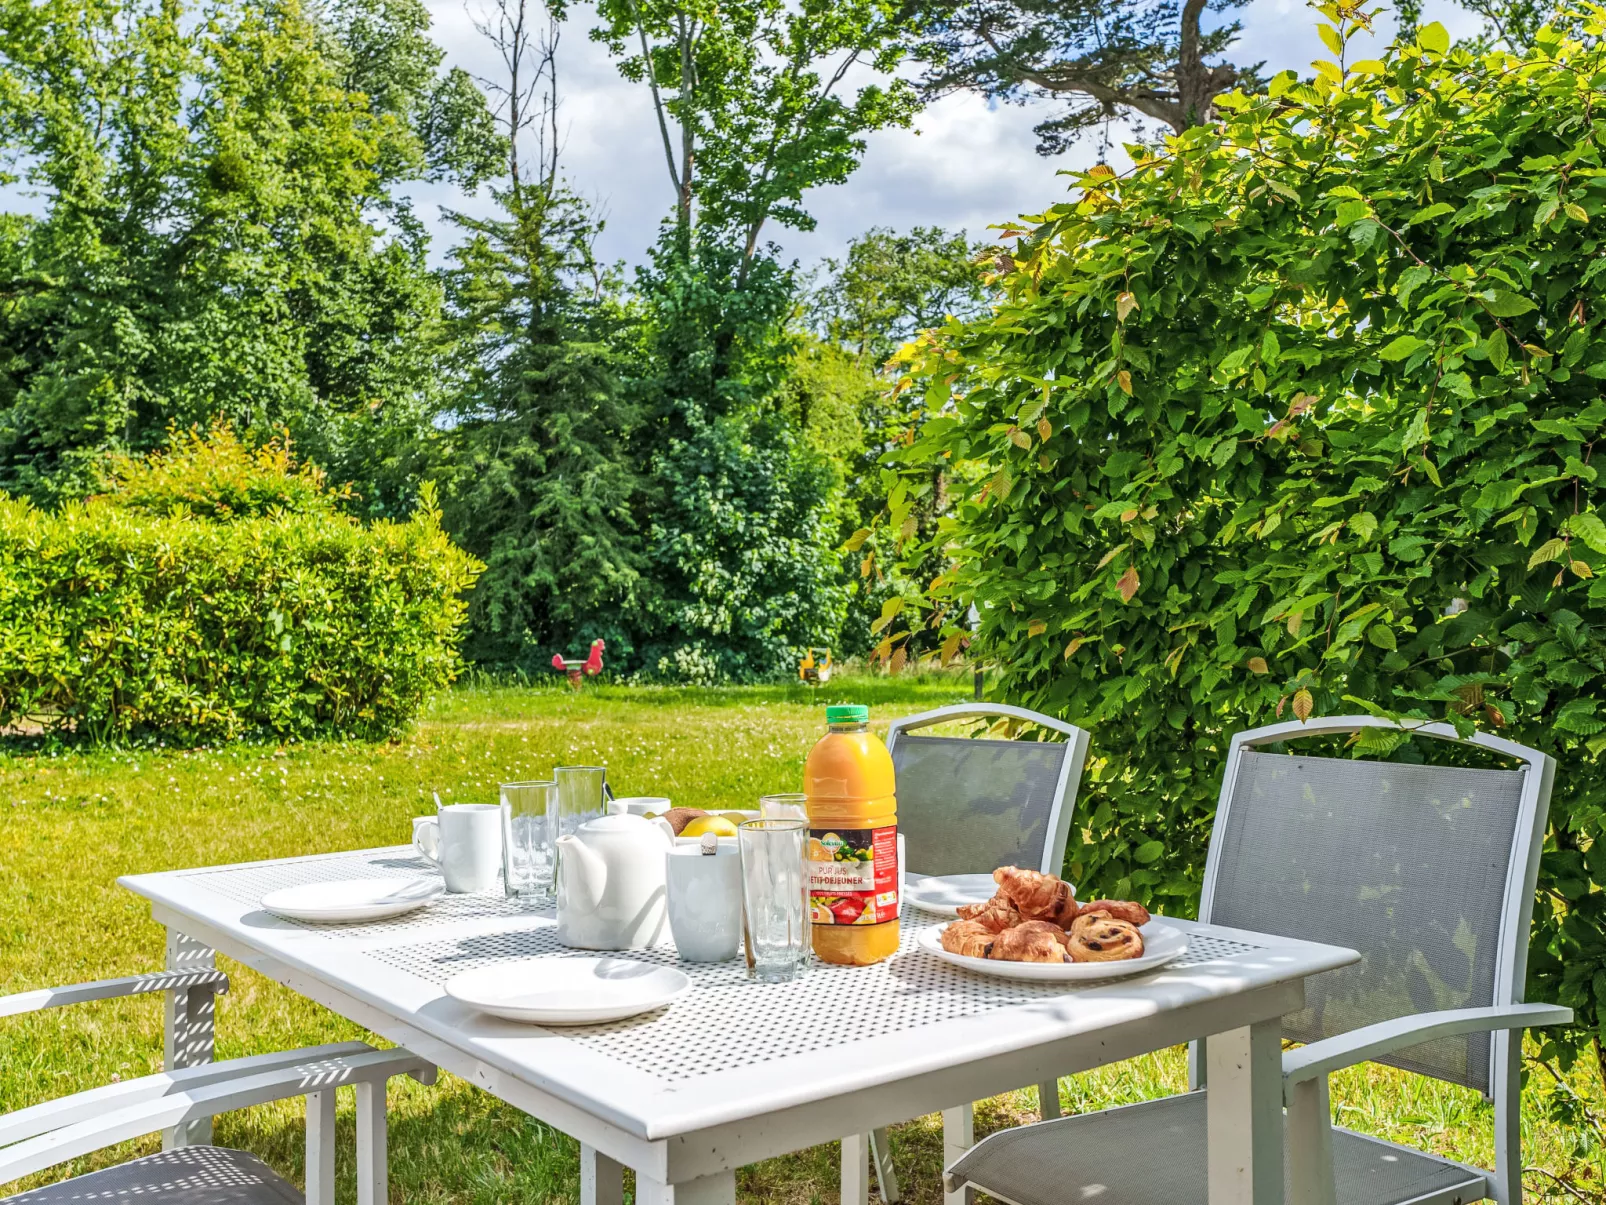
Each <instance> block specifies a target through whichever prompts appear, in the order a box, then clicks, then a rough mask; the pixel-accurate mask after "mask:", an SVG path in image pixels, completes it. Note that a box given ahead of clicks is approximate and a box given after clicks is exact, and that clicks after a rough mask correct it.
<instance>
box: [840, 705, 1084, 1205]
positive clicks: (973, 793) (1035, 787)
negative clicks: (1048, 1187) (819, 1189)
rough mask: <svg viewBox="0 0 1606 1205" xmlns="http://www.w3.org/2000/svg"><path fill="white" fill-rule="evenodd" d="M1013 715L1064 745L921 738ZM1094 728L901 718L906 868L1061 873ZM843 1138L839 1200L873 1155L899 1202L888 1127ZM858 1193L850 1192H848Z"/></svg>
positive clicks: (967, 1127)
mask: <svg viewBox="0 0 1606 1205" xmlns="http://www.w3.org/2000/svg"><path fill="white" fill-rule="evenodd" d="M998 719H1014V720H1020V721H1022V722H1024V723H1030V724H1035V725H1037V726H1038V727H1039V728H1042V729H1046V730H1048V731H1050V732H1057V733H1060V734H1062V735H1063V736H1064V737H1065V739H1064V740H1063V741H1035V740H1033V741H1028V740H992V739H978V738H974V737H969V736H924V735H921V732H922V730H923V729H927V728H933V727H936V726H937V725H939V724H949V723H954V722H958V721H964V720H998ZM1087 745H1088V734H1087V733H1086V732H1085V731H1083V730H1082V729H1081V728H1078V727H1076V726H1075V725H1074V724H1066V723H1064V722H1062V721H1060V720H1056V719H1054V718H1053V717H1052V716H1046V715H1042V714H1040V713H1038V712H1035V711H1028V710H1026V709H1025V708H1023V707H1009V706H1006V705H1004V704H1001V703H961V704H956V705H954V706H951V707H939V708H937V709H936V710H935V711H927V712H922V713H921V714H919V715H912V716H906V717H904V718H903V719H899V720H894V721H893V722H892V725H891V727H890V728H889V729H888V732H887V748H888V749H889V750H891V752H892V763H893V766H894V767H895V768H896V770H897V775H898V779H897V781H898V831H899V833H901V834H902V835H903V839H904V846H905V850H906V861H907V864H908V865H907V870H908V872H909V873H910V874H915V875H949V874H976V873H990V872H992V871H994V870H997V869H998V868H999V867H1000V866H1026V867H1031V868H1032V869H1034V870H1041V871H1043V872H1045V873H1047V874H1058V873H1059V872H1060V869H1061V866H1062V865H1063V863H1064V860H1065V841H1066V838H1067V836H1068V835H1069V833H1070V831H1071V813H1072V811H1073V810H1074V807H1075V803H1076V790H1077V786H1078V784H1080V782H1081V780H1082V767H1083V764H1084V763H1085V762H1086V760H1087ZM1038 1100H1039V1103H1040V1105H1041V1108H1042V1111H1043V1115H1044V1116H1045V1117H1057V1116H1058V1115H1059V1086H1058V1084H1057V1083H1055V1082H1054V1081H1050V1082H1048V1083H1045V1084H1039V1085H1038ZM971 1114H972V1110H971V1107H970V1106H969V1105H964V1106H961V1107H960V1108H957V1109H949V1110H947V1111H946V1112H944V1114H943V1134H944V1146H945V1149H946V1150H947V1153H948V1157H949V1158H952V1157H953V1156H955V1155H957V1154H958V1153H959V1152H960V1151H962V1150H964V1149H965V1148H967V1147H969V1145H970V1143H971V1141H972V1138H971V1135H972V1122H971ZM863 1143H864V1139H863V1137H862V1136H861V1137H858V1138H852V1139H846V1140H844V1142H843V1148H842V1150H843V1184H842V1188H843V1191H842V1199H843V1201H844V1202H845V1203H851V1202H853V1201H855V1200H862V1199H863V1197H864V1195H865V1191H866V1190H867V1187H868V1182H867V1181H865V1182H864V1183H863V1184H860V1183H856V1182H855V1180H856V1177H857V1176H858V1170H859V1168H860V1167H861V1166H862V1164H863V1163H864V1162H865V1161H866V1159H867V1161H868V1163H869V1164H870V1165H871V1166H873V1167H874V1169H875V1175H876V1181H877V1183H878V1184H879V1185H880V1187H881V1197H882V1200H884V1201H886V1202H888V1203H889V1205H891V1203H892V1202H895V1201H897V1200H898V1196H899V1194H898V1182H897V1176H896V1174H895V1173H894V1171H893V1168H892V1157H891V1151H890V1149H889V1145H888V1141H887V1132H886V1130H884V1129H883V1130H877V1131H876V1132H875V1133H874V1134H872V1135H870V1138H869V1143H868V1151H863V1152H862V1153H861V1149H862V1148H861V1144H863ZM850 1194H851V1195H850Z"/></svg>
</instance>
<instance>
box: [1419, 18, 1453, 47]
mask: <svg viewBox="0 0 1606 1205" xmlns="http://www.w3.org/2000/svg"><path fill="white" fill-rule="evenodd" d="M1416 44H1417V45H1418V46H1420V47H1422V49H1423V50H1426V51H1429V52H1431V53H1433V54H1449V53H1450V34H1449V32H1448V31H1447V30H1446V29H1445V28H1444V26H1442V25H1440V24H1439V23H1438V22H1437V21H1432V22H1430V23H1428V24H1427V25H1424V26H1422V27H1421V28H1419V29H1418V30H1417V31H1416Z"/></svg>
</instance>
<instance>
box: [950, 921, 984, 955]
mask: <svg viewBox="0 0 1606 1205" xmlns="http://www.w3.org/2000/svg"><path fill="white" fill-rule="evenodd" d="M995 936H996V935H995V934H994V933H993V931H992V930H991V929H987V928H984V927H983V926H981V925H979V924H977V923H976V922H975V921H973V920H962V921H955V922H954V923H953V924H951V925H949V926H948V927H947V928H946V929H944V930H943V931H942V948H943V949H945V950H947V951H948V953H950V954H963V955H964V956H965V957H966V958H986V957H987V956H988V955H989V954H990V953H991V952H992V948H993V939H994V937H995Z"/></svg>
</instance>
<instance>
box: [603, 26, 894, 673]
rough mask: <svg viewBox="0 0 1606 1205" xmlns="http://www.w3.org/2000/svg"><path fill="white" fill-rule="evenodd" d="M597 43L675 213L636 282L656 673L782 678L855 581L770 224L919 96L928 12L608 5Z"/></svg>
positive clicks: (782, 221) (803, 215) (850, 160)
mask: <svg viewBox="0 0 1606 1205" xmlns="http://www.w3.org/2000/svg"><path fill="white" fill-rule="evenodd" d="M598 15H599V18H600V23H599V25H598V26H597V27H596V28H595V29H594V30H593V37H595V38H597V39H598V40H600V41H602V42H604V43H606V44H607V46H608V47H609V49H610V51H611V52H612V53H613V54H614V56H615V57H616V58H617V59H618V62H619V69H620V71H621V73H622V74H623V75H624V76H625V77H626V78H627V79H631V80H635V81H637V82H639V83H641V84H642V85H644V86H645V87H646V88H647V89H648V91H649V93H650V95H651V97H652V101H653V108H654V114H655V120H656V123H657V134H658V138H659V141H660V144H661V147H662V150H663V155H664V162H665V167H666V170H667V174H668V178H669V183H670V186H671V188H672V190H673V192H672V198H673V221H672V222H671V223H670V224H669V225H668V227H667V229H666V230H665V232H664V234H663V236H662V237H661V238H660V240H659V242H658V245H657V246H656V247H655V248H654V249H653V253H652V259H651V263H650V264H649V265H647V266H646V267H645V268H644V269H643V270H642V271H641V272H640V273H639V274H638V278H637V285H636V293H637V299H638V302H639V304H640V307H641V312H642V316H643V322H642V327H641V345H640V356H641V359H640V362H641V364H642V365H643V366H644V367H643V371H642V374H641V375H640V376H639V377H638V378H637V379H636V381H635V382H634V383H633V388H634V389H635V391H636V396H638V397H639V398H640V399H641V404H642V406H643V410H644V427H643V434H642V440H643V444H642V447H643V449H644V451H645V452H646V454H647V456H648V457H649V458H650V459H649V463H650V465H651V475H652V478H653V481H654V483H655V488H654V490H653V491H652V492H651V494H650V496H649V499H648V504H647V509H646V512H645V513H647V514H648V515H650V528H649V538H648V546H647V557H648V563H649V565H650V566H651V573H650V575H649V576H650V578H651V581H652V586H653V588H652V591H651V593H650V595H649V596H648V601H647V605H646V614H647V615H648V616H650V618H651V629H650V631H651V636H650V648H651V649H652V650H654V651H653V652H652V653H651V654H650V655H649V656H648V658H647V661H648V666H649V668H652V669H655V670H661V672H665V673H675V674H679V675H681V676H690V677H694V678H700V679H711V678H716V677H727V676H728V677H742V678H746V677H756V676H768V675H771V674H774V673H776V672H777V671H781V670H783V669H784V668H785V666H786V663H787V662H788V661H789V660H790V659H791V656H792V653H793V651H794V650H795V649H796V648H798V647H800V646H804V645H809V644H827V643H831V642H832V641H833V639H834V637H835V634H836V631H837V629H838V627H839V625H840V622H841V613H842V606H843V603H844V601H845V589H844V585H843V583H842V581H841V577H840V573H839V568H838V566H837V564H836V558H835V555H834V553H833V552H832V545H833V543H834V541H833V540H832V534H833V533H832V528H833V527H834V522H833V519H834V495H835V492H836V489H837V486H836V482H835V479H834V474H833V472H832V469H831V466H830V464H829V463H828V461H826V460H825V459H824V458H823V457H822V456H821V455H820V453H819V451H818V450H817V449H815V448H812V447H810V446H809V443H808V441H807V440H806V439H803V438H799V433H798V431H797V430H796V429H795V427H793V426H792V425H791V424H790V423H788V422H787V421H786V419H787V411H788V398H787V396H786V393H785V390H784V388H783V386H784V385H785V383H786V379H787V373H788V370H789V367H790V365H791V364H792V362H793V353H794V350H795V342H796V340H795V336H794V333H793V332H792V331H790V330H789V329H788V323H789V322H790V320H791V317H792V315H793V314H794V312H795V304H794V302H795V297H796V292H797V285H796V281H795V280H794V278H793V275H792V273H791V272H790V271H788V270H787V269H785V268H784V267H783V266H782V265H781V264H780V263H779V262H778V261H777V259H776V255H775V251H774V248H773V247H770V246H766V245H765V244H764V242H763V235H764V231H765V229H766V227H767V225H768V224H769V223H771V222H775V223H777V224H779V225H782V226H789V227H792V228H794V229H804V230H807V229H810V228H812V227H813V224H814V222H813V218H812V217H810V215H809V214H808V212H807V211H806V210H805V209H804V208H803V204H802V202H803V196H804V193H805V192H806V191H807V190H808V189H810V188H814V187H818V186H821V185H825V184H834V183H840V182H841V181H843V180H845V179H846V178H847V177H848V175H849V174H851V172H852V171H853V169H854V168H855V167H856V166H857V165H858V162H859V159H860V157H861V156H862V155H863V153H864V149H865V135H866V134H868V133H869V132H871V131H873V130H876V129H880V128H883V127H885V126H888V125H899V124H907V123H908V122H909V121H910V120H911V119H912V117H913V115H914V113H915V111H916V107H917V103H918V102H917V98H916V97H915V94H914V90H913V88H912V87H911V86H910V85H909V84H908V83H907V82H904V81H901V80H898V79H892V80H890V81H889V82H885V83H883V82H876V80H875V79H871V80H869V81H867V82H863V83H855V82H854V77H855V73H856V72H859V73H866V72H867V73H869V74H871V75H876V74H879V75H880V76H883V77H884V76H886V75H888V74H889V73H890V72H891V71H892V69H893V68H894V67H896V65H897V63H898V61H899V59H900V58H901V54H902V50H903V47H904V42H905V40H906V39H907V36H908V33H909V31H910V29H911V20H912V15H911V14H910V13H909V12H908V11H907V10H906V9H904V8H902V7H900V6H898V5H897V4H895V3H894V2H893V0H847V2H846V3H826V2H825V0H808V2H807V3H805V4H803V5H801V6H794V5H786V4H783V3H781V2H780V0H734V2H733V3H731V4H727V5H722V6H720V7H717V8H715V7H711V6H707V5H703V4H698V3H692V2H688V0H603V3H601V4H600V5H599V6H598Z"/></svg>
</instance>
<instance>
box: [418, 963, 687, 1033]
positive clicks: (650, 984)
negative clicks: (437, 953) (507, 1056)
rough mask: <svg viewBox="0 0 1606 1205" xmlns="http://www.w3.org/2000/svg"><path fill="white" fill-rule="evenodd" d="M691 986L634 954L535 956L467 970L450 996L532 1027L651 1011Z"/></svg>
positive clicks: (453, 983)
mask: <svg viewBox="0 0 1606 1205" xmlns="http://www.w3.org/2000/svg"><path fill="white" fill-rule="evenodd" d="M690 990H691V980H690V979H688V978H687V977H686V976H685V975H684V974H683V973H682V972H680V971H677V970H675V968H674V967H661V966H654V965H652V964H651V963H649V962H636V961H634V960H632V959H629V958H531V959H526V960H525V961H523V962H515V963H500V964H498V965H496V966H488V967H481V968H480V969H479V970H477V971H465V972H464V973H463V974H461V975H458V976H456V977H454V978H452V979H450V980H448V981H447V984H446V994H447V995H448V996H450V997H451V998H452V999H454V1000H458V1001H461V1002H462V1003H464V1004H466V1005H468V1006H469V1007H470V1008H477V1009H479V1010H480V1011H481V1012H487V1013H490V1014H491V1015H492V1016H495V1017H503V1018H505V1019H507V1020H509V1021H524V1022H527V1023H529V1024H531V1025H596V1024H598V1023H600V1022H603V1021H618V1020H622V1019H623V1018H625V1017H634V1016H636V1015H637V1014H638V1013H645V1012H651V1011H652V1010H653V1009H655V1008H663V1007H664V1006H665V1005H667V1004H670V1003H673V1002H674V1001H675V1000H678V999H679V998H680V997H681V996H683V995H685V994H686V993H687V992H689V991H690Z"/></svg>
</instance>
